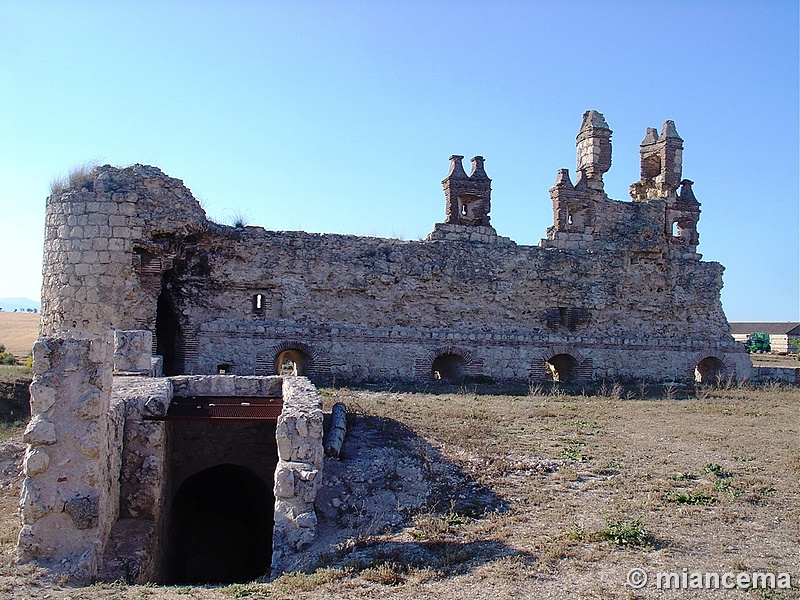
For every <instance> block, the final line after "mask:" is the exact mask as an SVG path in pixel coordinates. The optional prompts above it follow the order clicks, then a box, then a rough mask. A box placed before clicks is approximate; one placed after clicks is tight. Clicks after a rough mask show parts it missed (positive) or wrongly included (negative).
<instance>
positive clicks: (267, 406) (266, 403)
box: [159, 396, 283, 422]
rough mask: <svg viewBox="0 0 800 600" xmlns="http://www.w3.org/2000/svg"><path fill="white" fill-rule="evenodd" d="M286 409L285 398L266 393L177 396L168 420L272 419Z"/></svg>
mask: <svg viewBox="0 0 800 600" xmlns="http://www.w3.org/2000/svg"><path fill="white" fill-rule="evenodd" d="M282 409H283V398H281V397H273V398H265V397H263V396H259V397H252V396H175V397H173V398H172V401H171V402H170V403H169V408H168V409H167V414H166V416H164V417H160V418H159V419H163V420H167V421H217V420H227V421H272V422H276V421H277V420H278V416H279V415H280V414H281V410H282Z"/></svg>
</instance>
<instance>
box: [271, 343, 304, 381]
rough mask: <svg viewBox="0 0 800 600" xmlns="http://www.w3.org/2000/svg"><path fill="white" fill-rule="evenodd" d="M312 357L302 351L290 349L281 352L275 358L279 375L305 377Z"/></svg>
mask: <svg viewBox="0 0 800 600" xmlns="http://www.w3.org/2000/svg"><path fill="white" fill-rule="evenodd" d="M309 362H311V357H310V356H308V354H306V353H305V352H303V351H302V350H298V349H296V348H290V349H288V350H284V351H283V352H280V353H279V354H278V356H277V357H276V358H275V370H276V372H277V373H278V375H301V376H302V375H305V374H306V369H307V368H308V364H309Z"/></svg>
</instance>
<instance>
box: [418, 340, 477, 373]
mask: <svg viewBox="0 0 800 600" xmlns="http://www.w3.org/2000/svg"><path fill="white" fill-rule="evenodd" d="M445 354H453V355H455V356H458V357H459V358H460V359H461V360H463V361H464V366H465V370H466V373H465V374H466V375H469V376H475V375H481V374H483V360H482V359H479V358H476V357H474V356H473V354H472V352H470V351H469V350H467V349H466V348H461V347H459V346H453V345H450V344H447V345H445V346H438V347H437V348H435V349H433V350H431V351H430V352H428V354H427V355H426V356H424V357H421V358H418V359H417V360H416V361H415V364H414V375H415V377H416V378H417V379H429V378H430V376H431V370H432V369H433V363H434V361H435V360H436V359H437V358H439V357H440V356H442V355H445Z"/></svg>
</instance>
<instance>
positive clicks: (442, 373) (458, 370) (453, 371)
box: [431, 353, 467, 382]
mask: <svg viewBox="0 0 800 600" xmlns="http://www.w3.org/2000/svg"><path fill="white" fill-rule="evenodd" d="M466 374H467V363H466V361H465V360H464V358H463V357H461V356H459V355H458V354H449V353H448V354H440V355H439V356H437V357H436V358H435V359H434V361H433V364H432V365H431V377H432V378H433V379H440V380H443V381H449V382H453V381H460V380H461V379H463V378H464V376H465V375H466Z"/></svg>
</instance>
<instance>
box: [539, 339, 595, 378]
mask: <svg viewBox="0 0 800 600" xmlns="http://www.w3.org/2000/svg"><path fill="white" fill-rule="evenodd" d="M559 354H568V355H569V356H571V357H572V358H574V359H575V368H574V378H573V381H591V380H592V379H593V376H594V370H593V369H594V365H593V362H592V359H591V358H590V357H588V356H586V354H585V353H584V352H582V351H581V350H579V349H577V348H575V347H574V346H569V345H553V346H550V347H549V348H546V349H544V350H543V351H542V352H541V353H540V354H539V356H538V357H537V358H534V359H533V360H532V361H531V366H530V379H531V380H532V381H547V380H548V379H550V376H549V373H548V370H547V367H546V363H547V362H548V361H549V360H550V359H551V358H553V357H554V356H558V355H559Z"/></svg>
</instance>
